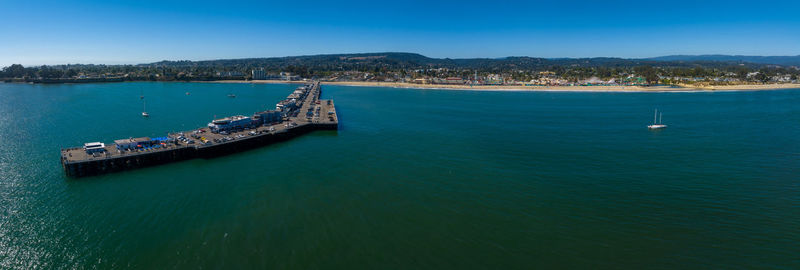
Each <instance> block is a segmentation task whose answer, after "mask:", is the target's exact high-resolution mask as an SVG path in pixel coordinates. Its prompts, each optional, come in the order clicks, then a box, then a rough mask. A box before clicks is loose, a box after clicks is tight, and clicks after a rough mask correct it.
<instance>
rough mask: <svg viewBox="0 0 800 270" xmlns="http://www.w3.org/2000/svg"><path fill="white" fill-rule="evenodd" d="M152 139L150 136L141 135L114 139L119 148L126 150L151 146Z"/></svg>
mask: <svg viewBox="0 0 800 270" xmlns="http://www.w3.org/2000/svg"><path fill="white" fill-rule="evenodd" d="M150 141H151V140H150V137H139V138H128V139H119V140H114V144H116V145H117V150H120V151H125V150H133V149H137V148H142V147H147V146H150V145H151V143H150Z"/></svg>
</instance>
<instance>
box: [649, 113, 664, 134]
mask: <svg viewBox="0 0 800 270" xmlns="http://www.w3.org/2000/svg"><path fill="white" fill-rule="evenodd" d="M661 116H663V115H661ZM657 117H658V118H657ZM656 119H658V122H656ZM666 127H667V125H664V124H662V123H661V117H659V114H658V109H656V112H655V114H654V115H653V124H652V125H649V126H647V128H648V129H662V128H666Z"/></svg>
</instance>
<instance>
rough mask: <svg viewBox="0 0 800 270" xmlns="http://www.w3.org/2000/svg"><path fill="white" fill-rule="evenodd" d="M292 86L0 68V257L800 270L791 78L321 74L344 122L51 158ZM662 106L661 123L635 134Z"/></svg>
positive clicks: (151, 263) (264, 264)
mask: <svg viewBox="0 0 800 270" xmlns="http://www.w3.org/2000/svg"><path fill="white" fill-rule="evenodd" d="M295 87H297V85H290V84H236V83H158V82H135V83H98V84H59V85H29V84H12V83H0V268H2V269H33V268H44V269H52V268H57V269H85V268H100V269H108V268H123V269H124V268H136V269H167V268H168V269H172V268H177V269H184V268H215V269H236V268H260V269H309V268H313V269H319V268H323V269H330V268H335V269H387V268H389V269H442V268H450V269H459V268H462V269H464V268H466V269H476V268H477V269H536V268H556V269H563V268H567V269H587V268H588V269H619V268H633V269H709V268H712V269H731V268H734V269H735V268H745V269H748V268H759V269H797V268H800V259H799V258H798V254H800V245H798V244H797V243H798V242H800V90H776V91H744V92H683V93H610V92H609V93H596V92H491V91H459V90H423V89H395V88H378V87H348V86H330V85H323V86H322V98H324V99H334V100H336V110H337V114H338V116H339V121H340V122H339V130H338V131H319V132H314V133H310V134H307V135H305V136H301V137H298V138H295V139H293V140H290V141H286V142H281V143H277V144H273V145H269V146H266V147H262V148H257V149H253V150H249V151H245V152H241V153H237V154H233V155H228V156H224V157H219V158H213V159H195V160H189V161H184V162H178V163H173V164H167V165H162V166H157V167H150V168H145V169H139V170H133V171H126V172H122V173H114V174H107V175H101V176H96V177H87V178H80V179H71V178H67V177H66V176H64V172H63V170H62V169H61V167H60V163H59V151H60V149H61V148H65V147H74V146H80V145H82V144H83V143H86V142H94V141H100V142H105V143H111V142H113V140H115V139H121V138H128V137H142V136H150V137H158V136H163V135H165V134H166V133H168V132H172V131H183V130H190V129H192V128H197V127H202V126H205V124H207V123H208V122H209V121H210V120H211V119H214V118H215V117H223V116H229V115H235V114H244V115H248V114H252V113H253V112H255V111H260V110H265V109H273V108H274V106H275V103H276V102H278V101H279V100H281V99H283V98H284V97H286V95H288V94H289V93H291V91H292V90H293V89H294V88H295ZM231 93H233V94H235V95H236V97H235V98H229V97H228V96H227V95H228V94H231ZM140 95H144V99H145V100H146V102H147V112H148V113H149V114H150V117H149V118H142V117H141V111H142V99H140ZM654 109H658V111H659V112H662V113H663V122H664V124H667V125H668V126H669V127H668V128H666V129H663V130H648V129H647V125H649V124H652V121H653V110H654Z"/></svg>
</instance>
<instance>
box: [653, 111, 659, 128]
mask: <svg viewBox="0 0 800 270" xmlns="http://www.w3.org/2000/svg"><path fill="white" fill-rule="evenodd" d="M656 117H658V109H656V112H655V113H653V125H655V124H656V123H658V122H656Z"/></svg>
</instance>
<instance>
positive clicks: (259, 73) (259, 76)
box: [251, 69, 267, 80]
mask: <svg viewBox="0 0 800 270" xmlns="http://www.w3.org/2000/svg"><path fill="white" fill-rule="evenodd" d="M251 73H252V74H251V75H252V77H253V80H266V79H267V72H266V71H264V69H254V70H252V71H251Z"/></svg>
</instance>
